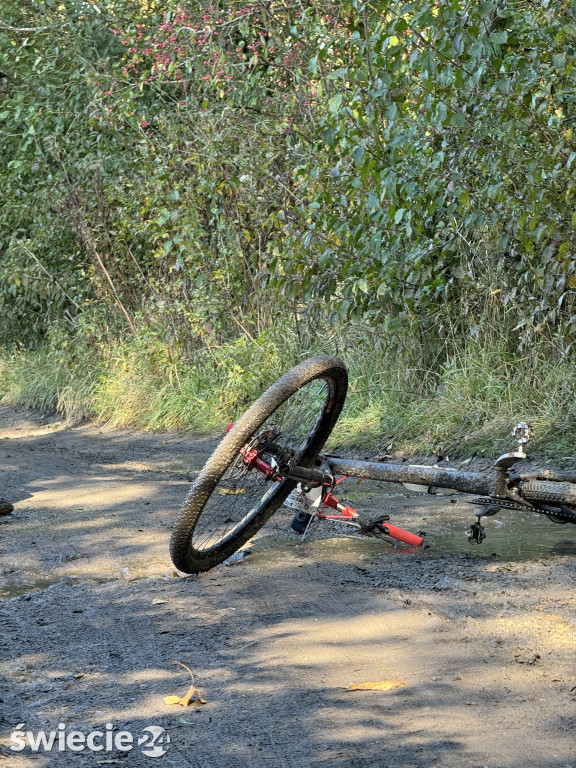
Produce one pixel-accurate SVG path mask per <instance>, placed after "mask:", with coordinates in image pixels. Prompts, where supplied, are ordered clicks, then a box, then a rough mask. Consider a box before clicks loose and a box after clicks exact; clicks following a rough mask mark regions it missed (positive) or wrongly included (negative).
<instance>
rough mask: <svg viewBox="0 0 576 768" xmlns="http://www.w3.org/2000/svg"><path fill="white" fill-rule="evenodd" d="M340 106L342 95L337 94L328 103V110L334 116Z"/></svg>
mask: <svg viewBox="0 0 576 768" xmlns="http://www.w3.org/2000/svg"><path fill="white" fill-rule="evenodd" d="M341 106H342V94H341V93H337V94H336V95H335V96H332V98H331V99H330V101H329V102H328V109H329V110H330V112H331V113H332V114H333V115H334V114H336V112H338V110H339V109H340V107H341Z"/></svg>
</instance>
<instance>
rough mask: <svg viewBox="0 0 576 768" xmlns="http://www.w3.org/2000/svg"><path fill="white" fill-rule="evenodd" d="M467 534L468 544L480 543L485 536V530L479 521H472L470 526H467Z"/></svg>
mask: <svg viewBox="0 0 576 768" xmlns="http://www.w3.org/2000/svg"><path fill="white" fill-rule="evenodd" d="M467 535H468V541H469V542H470V544H482V542H483V541H484V539H485V538H486V531H485V530H484V526H483V525H481V523H480V522H476V523H472V525H471V526H470V528H468V531H467Z"/></svg>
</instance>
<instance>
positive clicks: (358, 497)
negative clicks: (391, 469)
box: [249, 479, 576, 567]
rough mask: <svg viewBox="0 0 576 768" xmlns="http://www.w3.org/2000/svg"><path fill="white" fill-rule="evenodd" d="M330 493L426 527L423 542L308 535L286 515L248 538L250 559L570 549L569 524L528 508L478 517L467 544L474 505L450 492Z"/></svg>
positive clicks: (323, 531) (404, 524)
mask: <svg viewBox="0 0 576 768" xmlns="http://www.w3.org/2000/svg"><path fill="white" fill-rule="evenodd" d="M335 495H336V496H337V497H338V498H339V499H341V500H342V501H343V502H345V503H347V504H349V505H350V506H354V508H356V509H357V510H358V511H361V512H362V513H364V514H366V515H368V516H374V517H376V516H378V515H380V514H383V513H386V514H389V515H390V522H391V523H393V524H394V525H397V526H399V527H401V528H405V529H406V530H409V531H413V532H417V531H420V532H425V537H424V545H423V546H422V547H418V548H416V547H407V546H405V545H403V544H398V545H397V546H395V545H391V544H389V543H388V542H386V541H381V540H376V539H372V538H369V537H366V536H361V535H359V534H357V533H356V532H355V530H354V529H353V528H351V527H349V526H346V525H345V524H343V523H332V522H330V521H315V522H314V524H313V527H311V528H310V530H309V532H308V535H307V538H304V539H302V537H301V536H299V535H297V534H295V533H294V534H293V533H292V532H291V530H290V528H289V524H290V513H289V512H288V511H287V510H284V511H283V512H282V513H281V514H282V517H283V520H285V521H286V531H285V532H283V533H282V534H280V535H270V534H267V533H266V528H264V529H263V531H262V532H261V533H260V535H259V536H258V537H257V538H256V539H255V540H254V541H253V542H252V543H251V544H250V546H249V549H250V552H251V554H250V557H251V559H252V562H253V563H254V564H260V565H261V566H263V567H267V566H273V565H274V564H275V563H277V562H279V561H280V560H281V559H282V558H283V557H292V558H299V557H306V558H313V559H316V560H317V561H318V562H334V561H341V562H346V563H358V564H361V562H362V561H363V560H367V559H371V558H373V557H374V556H375V555H382V556H393V557H396V556H401V557H402V556H403V557H411V556H418V557H422V556H424V557H426V556H437V555H439V554H445V553H446V554H457V555H466V556H469V557H474V558H483V559H509V560H516V561H518V560H520V561H527V560H540V559H546V558H551V557H555V556H563V555H576V526H574V525H570V524H566V525H559V524H557V523H553V522H551V521H550V520H549V519H548V518H547V517H545V516H544V515H538V514H535V513H533V512H530V511H528V510H527V511H525V512H524V511H522V512H518V511H512V510H501V512H500V513H499V514H498V515H496V516H495V517H485V518H483V525H484V528H485V531H486V539H485V540H484V541H483V542H482V544H479V545H473V544H470V543H469V542H468V538H467V530H468V528H469V526H470V524H471V523H472V522H474V511H475V510H476V509H477V507H474V506H473V505H472V504H468V503H466V501H465V499H466V498H472V497H470V496H468V497H466V496H463V495H461V494H457V493H454V492H452V491H446V492H440V493H437V494H427V493H422V492H416V491H410V490H405V489H404V488H403V487H402V486H398V485H396V484H393V483H378V482H374V481H370V480H367V481H362V482H361V483H358V482H357V481H356V480H353V479H347V480H345V481H344V482H343V483H341V484H339V485H338V487H337V489H336V491H335Z"/></svg>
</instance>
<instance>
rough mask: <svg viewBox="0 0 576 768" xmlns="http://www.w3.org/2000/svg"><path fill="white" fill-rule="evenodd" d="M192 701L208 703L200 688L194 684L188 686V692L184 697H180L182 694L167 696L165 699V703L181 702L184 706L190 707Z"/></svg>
mask: <svg viewBox="0 0 576 768" xmlns="http://www.w3.org/2000/svg"><path fill="white" fill-rule="evenodd" d="M192 702H196V703H197V704H206V699H203V698H202V696H200V693H199V692H198V689H197V688H196V687H195V686H193V685H191V686H190V688H188V693H187V694H186V696H183V697H182V698H180V696H166V698H165V699H164V703H165V704H180V705H181V706H183V707H189V706H190V704H192Z"/></svg>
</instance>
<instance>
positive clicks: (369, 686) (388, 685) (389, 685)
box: [346, 680, 404, 691]
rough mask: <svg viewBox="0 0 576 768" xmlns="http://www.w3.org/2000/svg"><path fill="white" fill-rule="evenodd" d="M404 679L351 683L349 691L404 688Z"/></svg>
mask: <svg viewBox="0 0 576 768" xmlns="http://www.w3.org/2000/svg"><path fill="white" fill-rule="evenodd" d="M403 685H404V681H403V680H380V682H377V683H360V684H359V685H349V686H348V688H346V690H347V691H391V690H392V689H393V688H402V686H403Z"/></svg>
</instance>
